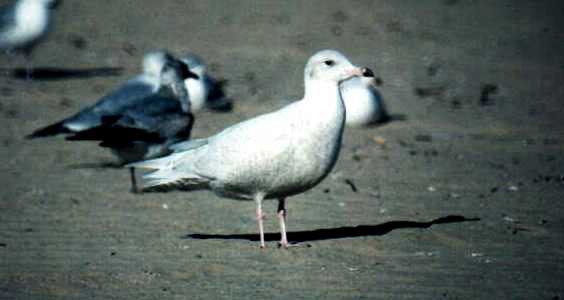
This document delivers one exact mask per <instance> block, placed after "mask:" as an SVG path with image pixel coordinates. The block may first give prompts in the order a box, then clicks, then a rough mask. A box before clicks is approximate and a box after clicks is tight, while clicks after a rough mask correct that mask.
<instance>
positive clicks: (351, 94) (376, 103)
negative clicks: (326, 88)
mask: <svg viewBox="0 0 564 300" xmlns="http://www.w3.org/2000/svg"><path fill="white" fill-rule="evenodd" d="M341 96H342V97H343V101H344V103H345V108H346V111H347V113H346V115H347V116H346V125H347V126H349V127H361V126H367V125H371V124H376V123H380V122H384V121H386V119H387V118H388V113H387V111H386V107H385V105H384V102H383V100H382V96H381V95H380V93H379V92H378V90H377V89H376V83H375V79H374V77H355V78H351V79H349V80H347V81H345V82H343V83H342V84H341Z"/></svg>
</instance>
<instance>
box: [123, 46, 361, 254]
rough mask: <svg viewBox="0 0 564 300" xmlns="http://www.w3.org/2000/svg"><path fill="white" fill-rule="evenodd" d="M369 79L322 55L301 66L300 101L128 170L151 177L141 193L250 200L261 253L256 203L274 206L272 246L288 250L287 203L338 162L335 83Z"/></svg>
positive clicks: (341, 118) (339, 112) (336, 56)
mask: <svg viewBox="0 0 564 300" xmlns="http://www.w3.org/2000/svg"><path fill="white" fill-rule="evenodd" d="M370 74H372V71H370V70H369V69H366V68H359V67H356V66H354V65H352V64H351V63H350V62H349V60H348V59H347V58H346V57H345V56H344V55H343V54H341V53H339V52H337V51H334V50H322V51H320V52H318V53H316V54H315V55H313V56H312V57H311V58H310V59H309V61H308V62H307V64H306V67H305V71H304V77H305V78H304V82H305V94H304V97H303V99H302V100H300V101H296V102H293V103H292V104H290V105H287V106H286V107H283V108H282V109H280V110H277V111H275V112H272V113H268V114H264V115H260V116H257V117H254V118H252V119H249V120H247V121H244V122H241V123H238V124H235V125H233V126H231V127H229V128H227V129H224V130H223V131H221V132H219V133H218V134H216V135H214V136H211V137H209V138H206V139H197V140H193V141H188V142H183V143H181V144H178V145H176V146H173V147H172V148H173V149H174V150H175V153H173V154H171V155H169V156H166V157H163V158H159V159H154V160H148V161H144V162H138V163H133V164H130V165H129V166H131V167H136V168H147V169H156V171H153V172H152V173H149V174H146V175H145V176H143V178H144V179H146V182H145V184H144V186H145V188H146V189H148V190H151V189H157V190H167V189H210V190H212V191H213V192H215V193H216V194H217V195H218V196H221V197H227V198H232V199H242V200H254V201H255V203H256V217H257V223H258V227H259V235H260V246H261V248H264V247H265V244H264V230H263V218H264V214H263V211H262V201H263V200H264V199H278V210H277V212H278V213H277V214H278V219H279V223H280V232H281V239H280V243H279V245H280V246H281V247H288V239H287V237H286V222H285V219H286V206H285V203H286V201H285V199H286V197H289V196H292V195H296V194H299V193H302V192H304V191H306V190H308V189H310V188H312V187H314V186H315V185H317V184H318V183H319V182H321V181H322V180H323V179H324V178H325V177H326V176H327V174H328V173H329V172H330V171H331V169H332V168H333V166H334V165H335V162H336V161H337V157H338V155H339V151H340V148H341V138H342V134H343V128H344V123H345V107H344V105H343V100H342V98H341V94H340V92H339V83H340V82H342V81H343V80H346V79H349V78H351V77H353V76H363V75H370Z"/></svg>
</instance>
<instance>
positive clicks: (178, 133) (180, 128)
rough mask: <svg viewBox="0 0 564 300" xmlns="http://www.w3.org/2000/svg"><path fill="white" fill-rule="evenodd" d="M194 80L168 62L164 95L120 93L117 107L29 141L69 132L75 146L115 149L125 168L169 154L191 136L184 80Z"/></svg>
mask: <svg viewBox="0 0 564 300" xmlns="http://www.w3.org/2000/svg"><path fill="white" fill-rule="evenodd" d="M190 76H192V77H196V76H197V75H195V74H194V73H192V72H190V71H189V69H188V68H187V66H186V64H184V63H182V62H180V61H178V60H175V59H172V58H167V59H166V60H165V63H164V66H163V67H162V70H161V75H160V87H159V88H158V91H155V92H147V91H145V90H144V89H141V90H143V91H144V92H142V93H137V94H135V95H136V96H135V97H130V96H131V95H122V96H123V97H120V94H116V93H115V92H114V93H112V94H113V95H114V96H115V98H114V99H117V100H116V101H115V102H112V101H111V100H108V98H105V99H102V100H101V101H100V102H98V103H97V104H95V105H94V106H93V107H89V108H87V109H85V110H83V111H81V112H79V113H78V114H76V115H74V116H72V117H70V118H68V119H65V120H62V121H60V122H57V123H55V124H53V125H50V126H47V127H45V128H43V129H39V130H37V131H36V132H34V133H32V134H31V135H30V136H28V137H30V138H36V137H44V136H49V135H54V134H59V133H67V134H71V135H70V136H68V137H67V138H66V139H67V140H71V141H76V140H97V141H100V146H101V147H107V148H110V149H111V150H112V152H113V153H114V154H115V155H116V156H117V157H118V158H119V160H120V163H121V164H126V163H130V162H135V161H139V160H143V159H151V158H156V157H160V156H163V155H166V154H169V153H170V150H169V149H168V147H169V146H170V145H172V144H174V143H176V142H179V141H183V140H186V139H188V138H189V137H190V131H191V129H192V124H193V121H194V120H193V117H192V115H191V113H190V103H189V99H188V93H187V91H186V88H185V86H184V79H186V78H188V77H190ZM142 87H143V86H142ZM143 88H145V89H146V88H147V87H146V86H145V87H143ZM134 91H138V90H135V89H134ZM125 93H126V94H127V93H128V89H125ZM110 99H111V98H110ZM130 173H131V184H132V191H133V192H136V191H137V187H136V182H135V170H134V169H133V168H130Z"/></svg>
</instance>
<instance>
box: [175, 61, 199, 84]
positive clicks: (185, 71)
mask: <svg viewBox="0 0 564 300" xmlns="http://www.w3.org/2000/svg"><path fill="white" fill-rule="evenodd" d="M180 77H182V80H184V79H188V78H194V79H200V77H199V76H198V75H196V74H195V73H194V72H192V71H190V69H189V68H188V65H186V64H185V63H183V62H181V63H180Z"/></svg>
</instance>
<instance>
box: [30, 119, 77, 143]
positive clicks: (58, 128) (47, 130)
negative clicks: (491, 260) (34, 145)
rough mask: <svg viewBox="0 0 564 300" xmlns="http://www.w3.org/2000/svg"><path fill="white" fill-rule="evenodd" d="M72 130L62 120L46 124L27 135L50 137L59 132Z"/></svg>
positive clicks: (31, 136)
mask: <svg viewBox="0 0 564 300" xmlns="http://www.w3.org/2000/svg"><path fill="white" fill-rule="evenodd" d="M71 132H72V131H70V130H69V129H68V128H66V127H65V121H60V122H57V123H55V124H51V125H48V126H45V127H43V128H39V129H37V130H35V131H34V132H32V133H31V134H29V135H26V138H27V139H35V138H42V137H48V136H53V135H57V134H62V133H71Z"/></svg>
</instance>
